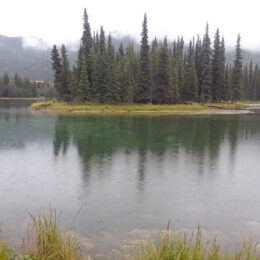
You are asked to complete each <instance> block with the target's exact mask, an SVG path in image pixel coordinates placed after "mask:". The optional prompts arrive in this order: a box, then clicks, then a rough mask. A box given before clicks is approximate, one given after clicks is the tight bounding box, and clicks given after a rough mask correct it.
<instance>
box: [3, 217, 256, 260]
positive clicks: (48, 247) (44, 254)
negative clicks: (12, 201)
mask: <svg viewBox="0 0 260 260" xmlns="http://www.w3.org/2000/svg"><path fill="white" fill-rule="evenodd" d="M31 219H32V224H33V225H32V231H31V232H30V233H29V235H28V238H27V239H26V240H23V243H22V249H21V252H22V254H16V253H15V252H14V251H13V250H12V249H10V248H9V247H8V246H7V244H5V243H4V242H0V260H19V259H24V260H26V259H27V260H84V259H85V260H86V259H88V260H90V259H92V258H91V257H89V256H86V255H85V256H84V255H83V254H82V252H81V249H80V243H79V241H78V239H77V238H76V237H75V236H74V237H73V236H72V235H69V234H68V233H66V232H62V231H61V229H60V227H59V225H58V221H57V216H56V214H55V213H54V214H53V213H50V214H48V215H47V216H38V217H34V216H31ZM256 246H257V245H256V244H255V245H254V244H251V243H244V245H243V246H242V248H241V249H240V250H238V251H237V252H236V253H234V254H233V255H227V254H223V253H222V252H221V250H220V248H219V246H218V245H217V243H216V241H215V240H214V241H213V242H212V243H211V244H209V243H208V242H207V243H203V241H202V238H201V231H200V229H199V228H198V230H197V232H196V234H194V235H187V234H175V233H173V232H171V231H167V232H165V233H162V235H161V237H160V239H158V240H156V241H154V240H149V239H147V240H144V241H140V242H137V243H136V245H135V246H133V248H132V250H131V253H130V254H129V253H128V254H127V255H125V256H124V255H123V256H117V257H116V258H114V259H119V260H120V259H129V260H233V259H234V260H260V256H259V255H257V253H256V249H257V247H256ZM93 259H95V258H93ZM98 259H103V258H100V257H99V258H98Z"/></svg>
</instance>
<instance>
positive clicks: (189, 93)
mask: <svg viewBox="0 0 260 260" xmlns="http://www.w3.org/2000/svg"><path fill="white" fill-rule="evenodd" d="M183 96H184V98H185V100H188V101H197V98H198V80H197V74H196V70H195V56H194V45H193V43H192V41H190V44H189V49H188V53H187V61H186V64H185V84H184V89H183Z"/></svg>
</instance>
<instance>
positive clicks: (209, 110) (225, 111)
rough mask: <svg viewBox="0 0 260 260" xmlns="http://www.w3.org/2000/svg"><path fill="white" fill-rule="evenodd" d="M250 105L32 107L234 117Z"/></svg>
mask: <svg viewBox="0 0 260 260" xmlns="http://www.w3.org/2000/svg"><path fill="white" fill-rule="evenodd" d="M250 107H251V106H250V104H246V103H234V104H229V103H223V104H213V103H212V104H205V105H204V104H203V105H202V104H199V103H192V104H176V105H151V104H147V105H139V104H135V105H108V104H69V103H55V102H37V103H33V104H32V105H31V109H32V110H33V111H40V112H57V113H80V114H82V113H89V114H153V115H233V114H251V113H255V112H254V111H252V110H250ZM259 108H260V107H259Z"/></svg>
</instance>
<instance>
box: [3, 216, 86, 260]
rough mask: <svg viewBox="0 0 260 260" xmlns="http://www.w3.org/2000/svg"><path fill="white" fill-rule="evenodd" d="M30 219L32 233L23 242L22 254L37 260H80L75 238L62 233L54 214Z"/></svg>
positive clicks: (80, 256)
mask: <svg viewBox="0 0 260 260" xmlns="http://www.w3.org/2000/svg"><path fill="white" fill-rule="evenodd" d="M31 218H32V223H33V225H32V231H31V232H30V233H29V235H28V238H27V240H24V241H23V246H22V249H23V250H22V251H23V254H26V255H29V256H30V257H31V258H32V259H37V260H45V259H48V260H64V259H66V260H80V259H82V254H81V251H80V246H79V242H78V241H77V239H76V237H74V236H73V235H72V234H70V233H68V232H62V231H61V230H60V228H59V225H58V218H57V214H56V212H51V213H50V214H48V215H44V216H37V217H34V216H33V215H31ZM0 260H1V259H0Z"/></svg>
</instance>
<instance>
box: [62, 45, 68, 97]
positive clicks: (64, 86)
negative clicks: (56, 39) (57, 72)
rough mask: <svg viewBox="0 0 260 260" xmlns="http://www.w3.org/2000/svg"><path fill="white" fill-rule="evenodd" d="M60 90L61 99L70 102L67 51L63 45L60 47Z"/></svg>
mask: <svg viewBox="0 0 260 260" xmlns="http://www.w3.org/2000/svg"><path fill="white" fill-rule="evenodd" d="M61 84H62V85H61V88H62V98H63V99H64V100H66V101H68V100H70V90H69V84H70V64H69V60H68V55H67V50H66V47H65V45H64V44H62V46H61Z"/></svg>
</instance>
